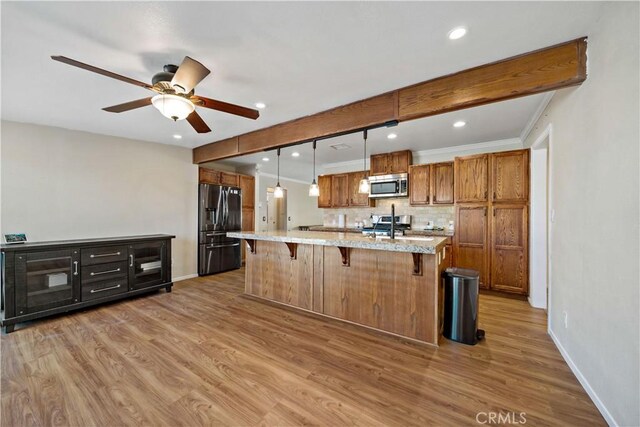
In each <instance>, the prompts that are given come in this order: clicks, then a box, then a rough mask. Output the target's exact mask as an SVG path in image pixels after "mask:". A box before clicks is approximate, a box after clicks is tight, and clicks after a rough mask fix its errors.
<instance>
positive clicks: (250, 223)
mask: <svg viewBox="0 0 640 427" xmlns="http://www.w3.org/2000/svg"><path fill="white" fill-rule="evenodd" d="M240 178H242V177H240ZM254 212H255V211H254V210H253V209H244V208H243V209H242V231H253V230H254V227H255V225H254V224H255V213H254ZM240 247H241V249H240V253H241V257H242V260H243V261H244V260H245V256H246V252H247V244H246V243H245V242H244V241H242V242H241V243H240Z"/></svg>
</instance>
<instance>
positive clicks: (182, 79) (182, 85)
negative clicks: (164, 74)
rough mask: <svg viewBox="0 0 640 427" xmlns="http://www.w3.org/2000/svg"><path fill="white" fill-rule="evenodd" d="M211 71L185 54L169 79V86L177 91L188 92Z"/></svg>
mask: <svg viewBox="0 0 640 427" xmlns="http://www.w3.org/2000/svg"><path fill="white" fill-rule="evenodd" d="M210 72H211V71H209V69H208V68H207V67H205V66H204V65H202V64H201V63H199V62H198V61H196V60H195V59H191V58H189V57H188V56H185V57H184V59H183V60H182V64H180V66H179V67H178V71H176V74H175V75H174V76H173V79H171V86H172V87H173V88H174V89H176V91H178V92H182V93H189V92H191V89H193V88H194V87H196V85H197V84H198V83H200V82H201V81H202V79H204V78H205V77H207V76H208V75H209V73H210Z"/></svg>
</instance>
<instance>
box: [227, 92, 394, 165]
mask: <svg viewBox="0 0 640 427" xmlns="http://www.w3.org/2000/svg"><path fill="white" fill-rule="evenodd" d="M397 112H398V99H397V92H388V93H385V94H382V95H378V96H374V97H372V98H367V99H363V100H360V101H356V102H352V103H350V104H347V105H343V106H340V107H336V108H333V109H331V110H327V111H322V112H320V113H316V114H312V115H310V116H306V117H302V118H299V119H295V120H292V121H289V122H285V123H280V124H277V125H275V126H271V127H268V128H265V129H260V130H257V131H254V132H250V133H246V134H243V135H240V136H239V137H238V138H239V142H238V147H239V150H240V152H241V153H242V154H247V153H255V152H257V151H263V150H266V149H269V148H275V147H278V146H282V145H287V144H292V143H296V142H302V141H311V140H313V139H314V138H321V137H324V136H329V135H334V134H336V133H341V132H348V131H354V130H358V129H363V128H366V127H369V126H375V125H379V124H382V123H385V122H388V121H392V120H396V118H397Z"/></svg>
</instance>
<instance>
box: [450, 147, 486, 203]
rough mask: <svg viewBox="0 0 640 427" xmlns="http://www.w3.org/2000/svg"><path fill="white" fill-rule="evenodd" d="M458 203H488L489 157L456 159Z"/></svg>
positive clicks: (456, 194) (475, 156) (482, 155)
mask: <svg viewBox="0 0 640 427" xmlns="http://www.w3.org/2000/svg"><path fill="white" fill-rule="evenodd" d="M454 167H455V201H456V203H477V202H486V201H487V200H488V199H487V197H488V191H489V190H488V188H489V155H488V154H478V155H474V156H466V157H456V159H455V166H454Z"/></svg>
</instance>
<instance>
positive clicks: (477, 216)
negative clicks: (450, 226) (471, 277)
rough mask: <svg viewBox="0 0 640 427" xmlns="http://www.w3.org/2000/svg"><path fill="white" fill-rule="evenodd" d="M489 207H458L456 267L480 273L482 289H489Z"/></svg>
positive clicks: (455, 237) (455, 239) (455, 240)
mask: <svg viewBox="0 0 640 427" xmlns="http://www.w3.org/2000/svg"><path fill="white" fill-rule="evenodd" d="M487 209H488V208H487V206H457V207H456V224H457V226H456V233H455V236H454V242H455V248H454V251H455V255H454V257H455V261H456V267H460V268H470V269H472V270H476V271H478V272H479V273H480V287H481V288H484V289H488V288H489V276H488V271H489V266H488V260H489V242H488V233H489V225H488V218H487Z"/></svg>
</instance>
